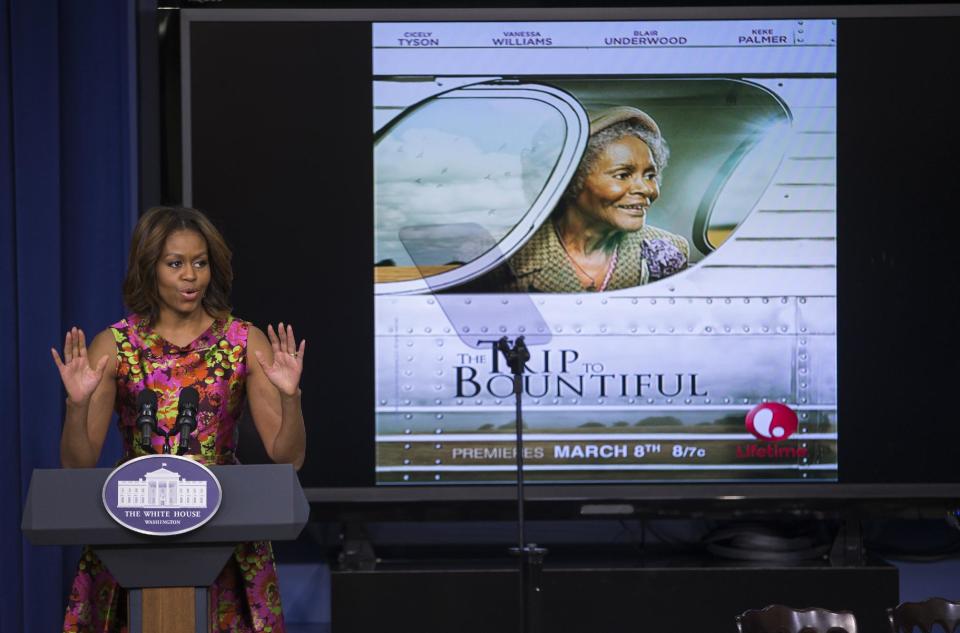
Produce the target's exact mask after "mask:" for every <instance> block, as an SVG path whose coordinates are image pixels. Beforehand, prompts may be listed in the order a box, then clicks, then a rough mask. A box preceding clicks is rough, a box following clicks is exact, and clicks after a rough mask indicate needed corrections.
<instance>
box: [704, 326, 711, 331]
mask: <svg viewBox="0 0 960 633" xmlns="http://www.w3.org/2000/svg"><path fill="white" fill-rule="evenodd" d="M703 330H704V331H705V332H713V328H712V327H710V326H709V325H708V326H707V327H705V328H703Z"/></svg>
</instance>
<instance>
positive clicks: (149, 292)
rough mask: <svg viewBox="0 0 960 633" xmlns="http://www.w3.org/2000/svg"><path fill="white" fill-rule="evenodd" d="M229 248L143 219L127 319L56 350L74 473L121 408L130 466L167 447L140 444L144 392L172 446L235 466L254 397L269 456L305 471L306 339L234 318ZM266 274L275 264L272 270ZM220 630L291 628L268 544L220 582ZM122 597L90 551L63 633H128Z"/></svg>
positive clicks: (188, 227)
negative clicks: (182, 427)
mask: <svg viewBox="0 0 960 633" xmlns="http://www.w3.org/2000/svg"><path fill="white" fill-rule="evenodd" d="M230 257H231V253H230V249H229V248H228V247H227V245H226V242H225V241H224V239H223V237H222V236H221V235H220V233H219V232H218V231H217V229H216V228H215V227H214V226H213V224H212V223H211V222H210V221H209V220H208V219H207V218H206V217H205V216H204V215H203V214H202V213H200V212H199V211H196V210H194V209H186V208H174V207H158V208H154V209H151V210H150V211H148V212H147V213H145V214H144V215H143V216H142V217H141V218H140V221H139V222H138V223H137V226H136V228H135V229H134V233H133V240H132V243H131V246H130V261H129V269H128V270H127V276H126V279H125V280H124V283H123V298H124V303H125V304H126V305H127V307H128V308H129V309H130V311H131V314H130V315H129V316H127V317H126V318H124V319H121V320H120V321H118V322H116V323H114V324H113V325H111V326H110V327H108V328H107V329H105V330H104V331H102V332H100V333H99V334H97V336H96V337H94V339H93V342H92V343H91V344H90V349H89V350H88V349H87V343H86V339H85V336H84V333H83V330H80V329H77V328H75V327H74V328H72V329H71V330H70V331H69V332H67V334H66V339H65V341H64V348H63V357H62V358H61V356H60V354H58V353H57V351H56V350H51V353H52V354H53V360H54V362H55V363H56V365H57V368H58V369H59V370H60V376H61V378H62V379H63V385H64V387H65V388H66V392H67V404H66V419H65V420H64V425H63V435H62V437H61V440H60V459H61V461H62V463H63V466H64V467H66V468H89V467H92V466H94V465H95V464H96V463H97V460H98V458H99V456H100V450H101V447H102V446H103V442H104V438H105V437H106V433H107V427H108V425H109V423H110V417H111V412H112V411H113V410H115V411H116V412H117V414H118V416H119V428H120V435H121V437H122V441H123V457H122V460H124V461H125V460H128V459H131V458H134V457H139V456H141V455H145V454H148V453H150V452H153V453H160V452H162V450H163V444H164V440H163V438H161V437H159V436H157V435H156V434H155V435H154V437H152V438H141V437H140V430H139V429H138V428H137V426H136V424H135V422H136V419H137V415H138V411H137V407H136V402H137V396H138V394H139V393H140V392H142V391H143V390H144V389H152V390H154V391H155V392H156V393H157V396H158V406H157V410H158V416H157V417H158V423H159V425H160V426H161V427H164V428H169V429H171V431H170V433H171V435H172V436H173V438H174V439H172V440H171V441H172V443H173V444H174V445H173V446H172V447H171V449H172V451H174V452H176V450H177V449H178V448H179V446H178V443H179V442H188V446H187V447H185V448H186V450H184V451H181V452H183V453H185V454H187V455H190V456H191V457H192V458H193V459H196V460H197V461H200V462H202V463H204V464H234V463H236V457H235V451H236V438H237V422H238V418H239V417H240V414H241V412H242V411H243V407H244V400H245V398H246V397H247V396H249V400H250V410H251V412H252V414H253V420H254V424H255V426H256V428H257V431H258V433H259V435H260V437H261V439H262V440H263V444H264V446H265V448H266V451H267V454H268V455H269V456H270V458H271V459H272V460H273V461H275V462H279V463H289V464H293V466H294V467H295V468H298V469H299V468H300V466H301V465H302V464H303V459H304V451H305V431H304V424H303V414H302V412H301V409H300V389H299V384H300V374H301V373H302V371H303V356H304V349H305V344H306V341H301V342H300V344H299V346H297V344H296V341H295V339H294V334H293V327H292V326H290V325H289V324H287V325H284V324H283V323H280V324H279V326H278V327H277V328H276V331H274V328H273V327H272V326H267V333H266V335H264V333H263V332H262V331H261V330H259V329H257V328H256V327H254V326H253V325H252V324H250V323H248V322H246V321H243V320H241V319H238V318H236V317H234V316H232V315H231V314H230V304H229V296H230V286H231V283H232V280H233V272H232V270H231V267H230ZM267 264H268V265H267V266H266V267H265V272H266V273H267V274H278V272H279V270H278V269H277V268H276V267H274V266H273V265H271V264H269V263H267ZM186 387H193V388H195V389H196V390H197V391H198V392H199V394H200V404H199V409H198V413H197V428H196V431H195V432H194V433H192V434H191V436H190V437H189V438H179V436H177V435H174V431H173V430H172V428H173V424H174V420H175V418H176V411H177V405H178V401H179V394H180V391H181V390H182V389H184V388H186ZM209 596H210V622H211V624H212V627H213V629H214V630H215V631H244V632H246V631H258V632H259V631H272V632H273V633H281V632H282V631H283V630H284V624H283V614H282V612H281V608H280V593H279V590H278V587H277V574H276V567H275V565H274V560H273V552H272V550H271V547H270V543H268V542H256V543H242V544H240V545H238V546H237V549H236V551H235V552H234V556H233V557H232V558H231V559H230V560H229V562H228V563H227V565H226V566H225V567H224V569H223V571H222V572H221V573H220V575H219V576H218V577H217V580H216V581H215V582H214V584H213V586H212V587H211V588H210V593H209ZM126 602H127V601H126V592H124V591H123V590H122V589H120V587H118V585H117V583H116V582H115V581H114V579H113V577H112V576H111V575H110V572H109V571H108V570H107V569H106V568H105V567H104V566H103V565H102V564H101V562H100V561H99V559H98V558H97V557H96V556H95V555H94V554H93V552H92V551H91V550H90V549H89V548H87V549H85V551H84V553H83V556H82V558H81V559H80V564H79V569H78V571H77V576H76V578H75V579H74V581H73V586H72V589H71V592H70V597H69V600H68V603H67V611H66V617H65V620H64V625H63V630H64V632H73V631H77V632H86V631H90V632H93V631H96V632H97V633H101V632H114V631H117V632H119V631H121V630H125V629H126V624H127V622H126V620H127V617H126V608H127V605H126Z"/></svg>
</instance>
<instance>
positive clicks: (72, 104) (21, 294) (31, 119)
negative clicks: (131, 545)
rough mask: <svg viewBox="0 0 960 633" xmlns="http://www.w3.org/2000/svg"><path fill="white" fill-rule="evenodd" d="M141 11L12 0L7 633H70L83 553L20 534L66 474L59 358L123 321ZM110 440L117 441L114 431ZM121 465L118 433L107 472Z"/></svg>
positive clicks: (4, 407)
mask: <svg viewBox="0 0 960 633" xmlns="http://www.w3.org/2000/svg"><path fill="white" fill-rule="evenodd" d="M135 7H136V5H135V4H134V3H133V2H130V1H128V0H84V1H82V2H79V1H75V0H62V1H60V2H58V1H57V0H0V350H2V354H0V416H2V418H0V419H2V424H3V435H2V441H0V472H2V479H0V486H2V497H0V500H2V502H3V509H2V511H0V550H2V559H0V565H2V566H0V574H2V579H0V631H2V632H3V633H7V632H8V631H9V632H10V633H13V632H14V631H17V632H20V631H57V630H60V627H61V625H62V619H63V607H64V602H63V601H64V588H65V587H66V586H68V584H69V582H70V580H71V579H72V575H73V570H74V566H75V565H76V550H73V549H66V550H65V549H61V548H53V547H33V546H31V545H30V544H29V543H28V542H27V541H26V539H24V538H23V536H22V534H21V532H20V519H21V511H22V508H23V504H24V501H25V499H26V493H27V486H28V484H29V481H30V475H31V472H32V471H33V469H35V468H55V467H58V466H59V435H60V428H61V425H62V420H63V402H64V394H63V389H62V387H61V384H60V380H59V375H58V374H57V371H56V368H55V367H54V365H53V362H52V361H51V358H50V352H49V349H50V347H51V346H57V347H58V348H59V347H62V345H63V334H64V332H65V331H66V329H67V328H68V327H69V326H71V325H74V324H76V325H78V326H81V327H83V328H84V330H85V331H86V332H88V334H89V335H90V336H91V337H92V335H93V334H95V333H96V332H98V331H99V330H101V329H103V328H104V327H106V326H107V325H109V324H110V323H111V322H113V321H114V320H116V319H118V318H119V317H120V316H122V315H123V306H122V303H121V300H120V283H121V280H122V277H123V271H124V269H125V256H126V251H127V248H128V245H129V236H130V232H131V229H132V226H133V222H134V220H135V218H136V215H137V209H136V190H135V187H136V179H135V174H136V169H135V167H136V151H135V150H136V145H135V143H136V133H135V129H136V121H135V117H136V107H135V104H136V94H135V90H136V81H135V68H136V42H135V39H134V38H135V32H136V31H135V29H134V23H133V21H134V11H135ZM111 433H114V432H113V431H112V432H111ZM118 455H119V444H118V440H117V438H116V436H115V433H114V434H113V435H112V436H111V437H110V438H108V440H107V446H106V447H105V449H104V455H103V456H102V458H101V463H102V464H108V463H111V462H112V461H113V460H115V459H116V458H117V456H118Z"/></svg>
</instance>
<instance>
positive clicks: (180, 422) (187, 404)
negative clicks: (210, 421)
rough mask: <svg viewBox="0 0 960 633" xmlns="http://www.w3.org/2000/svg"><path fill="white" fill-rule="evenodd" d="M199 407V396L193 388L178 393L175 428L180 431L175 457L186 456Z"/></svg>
mask: <svg viewBox="0 0 960 633" xmlns="http://www.w3.org/2000/svg"><path fill="white" fill-rule="evenodd" d="M199 407H200V394H199V392H197V390H196V389H194V388H193V387H185V388H184V389H182V390H181V391H180V403H179V405H178V406H177V427H178V428H179V429H180V441H179V444H178V445H177V455H186V453H187V450H188V449H189V441H190V434H191V433H192V432H193V430H194V429H196V428H197V409H198V408H199Z"/></svg>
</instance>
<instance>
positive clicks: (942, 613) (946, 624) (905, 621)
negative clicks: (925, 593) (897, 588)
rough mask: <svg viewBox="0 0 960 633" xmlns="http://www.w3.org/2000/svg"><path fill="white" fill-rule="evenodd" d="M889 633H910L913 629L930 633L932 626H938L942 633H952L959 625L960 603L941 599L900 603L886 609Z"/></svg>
mask: <svg viewBox="0 0 960 633" xmlns="http://www.w3.org/2000/svg"><path fill="white" fill-rule="evenodd" d="M887 618H888V619H889V620H890V631H891V633H900V631H902V632H903V633H911V631H913V629H914V627H916V628H919V629H920V631H922V632H923V633H932V631H933V626H934V625H935V624H939V625H940V626H942V627H943V630H944V633H953V630H954V629H955V628H957V624H958V623H960V603H956V602H950V601H949V600H944V599H943V598H930V599H929V600H924V601H923V602H901V603H900V604H898V605H897V606H896V607H894V608H892V609H887Z"/></svg>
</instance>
